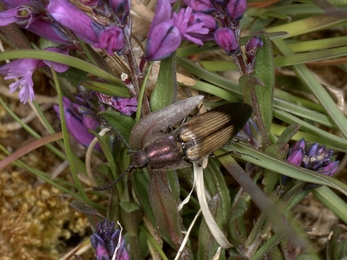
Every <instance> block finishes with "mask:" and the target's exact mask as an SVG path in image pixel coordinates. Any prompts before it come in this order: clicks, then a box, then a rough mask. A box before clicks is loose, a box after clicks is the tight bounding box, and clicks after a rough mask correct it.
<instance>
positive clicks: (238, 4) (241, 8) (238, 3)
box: [226, 0, 247, 22]
mask: <svg viewBox="0 0 347 260" xmlns="http://www.w3.org/2000/svg"><path fill="white" fill-rule="evenodd" d="M226 10H227V15H228V16H229V18H230V20H231V21H232V22H236V21H239V20H241V18H242V16H243V14H244V12H246V10H247V1H246V0H230V1H229V3H228V5H227V8H226Z"/></svg>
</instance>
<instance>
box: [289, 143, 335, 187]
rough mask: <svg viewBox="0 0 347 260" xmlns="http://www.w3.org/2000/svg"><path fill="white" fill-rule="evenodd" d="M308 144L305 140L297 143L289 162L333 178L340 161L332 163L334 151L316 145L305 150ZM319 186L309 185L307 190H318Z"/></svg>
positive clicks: (291, 150) (291, 151) (292, 149)
mask: <svg viewBox="0 0 347 260" xmlns="http://www.w3.org/2000/svg"><path fill="white" fill-rule="evenodd" d="M305 146H306V142H305V140H304V139H301V140H300V141H298V142H296V143H295V144H294V145H293V147H292V148H291V149H290V150H289V153H288V156H287V161H288V162H290V163H291V164H294V165H296V166H301V167H303V168H306V169H309V170H312V171H315V172H319V173H322V174H324V175H327V176H332V175H333V174H334V173H335V172H336V170H337V168H338V166H339V163H340V162H339V161H333V162H331V155H332V153H333V151H332V150H327V149H326V148H325V146H324V145H323V146H319V144H318V143H314V144H312V145H310V146H309V147H307V149H306V150H305ZM317 187H319V185H316V184H307V185H306V186H305V189H312V188H317Z"/></svg>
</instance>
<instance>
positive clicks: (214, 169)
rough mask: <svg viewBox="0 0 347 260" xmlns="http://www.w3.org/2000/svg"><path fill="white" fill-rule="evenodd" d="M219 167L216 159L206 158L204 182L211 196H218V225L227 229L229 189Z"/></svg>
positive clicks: (229, 208)
mask: <svg viewBox="0 0 347 260" xmlns="http://www.w3.org/2000/svg"><path fill="white" fill-rule="evenodd" d="M220 167H221V165H220V163H219V161H218V160H216V159H214V158H210V159H209V160H208V166H207V168H206V169H205V170H204V183H205V187H206V188H207V189H208V190H209V192H210V194H211V195H212V196H214V195H215V194H218V195H219V197H220V203H221V205H220V212H219V214H220V215H221V216H222V221H221V225H220V227H221V228H222V229H223V230H224V229H227V226H228V224H229V218H230V215H231V204H232V203H231V200H230V194H229V189H228V186H227V184H226V182H225V179H224V176H223V174H222V173H221V171H220Z"/></svg>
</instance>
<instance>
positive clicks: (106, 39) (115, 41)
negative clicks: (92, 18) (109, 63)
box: [94, 26, 125, 55]
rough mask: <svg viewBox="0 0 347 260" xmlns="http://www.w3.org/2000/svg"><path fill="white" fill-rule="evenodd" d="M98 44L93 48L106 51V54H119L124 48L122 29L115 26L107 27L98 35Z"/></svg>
mask: <svg viewBox="0 0 347 260" xmlns="http://www.w3.org/2000/svg"><path fill="white" fill-rule="evenodd" d="M98 38H99V42H98V43H95V44H94V46H95V47H96V48H100V49H107V52H108V54H110V55H113V52H114V51H117V52H121V51H122V50H123V48H124V46H125V40H124V32H123V29H121V28H119V27H117V26H111V27H108V28H106V29H104V30H102V31H101V32H100V34H99V35H98Z"/></svg>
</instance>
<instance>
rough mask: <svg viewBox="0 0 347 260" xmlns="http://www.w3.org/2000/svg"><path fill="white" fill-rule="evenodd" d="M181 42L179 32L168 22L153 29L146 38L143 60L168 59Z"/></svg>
mask: <svg viewBox="0 0 347 260" xmlns="http://www.w3.org/2000/svg"><path fill="white" fill-rule="evenodd" d="M181 41H182V37H181V34H180V32H179V30H178V29H177V28H176V27H175V26H173V25H172V24H171V23H169V22H164V23H161V24H159V25H157V26H155V27H154V28H153V30H152V31H151V34H150V35H149V37H148V42H147V46H146V53H145V59H146V60H148V61H154V60H162V59H164V58H167V57H169V56H170V55H171V54H172V53H173V52H174V51H175V50H177V48H178V47H179V46H180V44H181Z"/></svg>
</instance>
